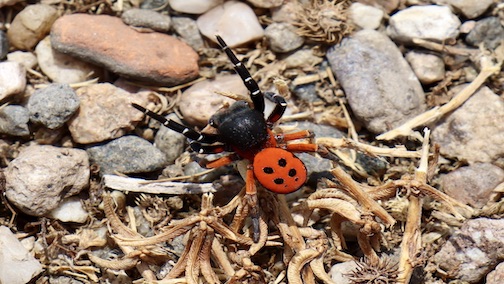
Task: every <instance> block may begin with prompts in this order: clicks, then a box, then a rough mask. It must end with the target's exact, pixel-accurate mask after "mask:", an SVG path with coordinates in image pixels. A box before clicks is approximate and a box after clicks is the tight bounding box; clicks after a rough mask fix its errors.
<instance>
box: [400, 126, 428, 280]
mask: <svg viewBox="0 0 504 284" xmlns="http://www.w3.org/2000/svg"><path fill="white" fill-rule="evenodd" d="M429 135H430V131H429V129H426V130H425V133H424V140H423V145H422V150H423V151H422V158H421V159H420V165H419V166H418V168H417V171H416V172H415V180H416V181H418V182H421V183H426V182H427V170H428V169H427V165H428V160H429ZM408 201H409V206H408V215H407V219H406V228H405V231H404V236H403V239H402V243H401V256H400V259H399V271H400V274H399V283H409V280H410V278H411V274H412V273H413V268H414V263H415V258H416V255H417V253H418V252H419V251H420V249H421V248H422V233H421V228H420V226H421V223H422V222H421V217H422V199H421V198H420V197H418V196H416V195H415V194H410V195H409V197H408Z"/></svg>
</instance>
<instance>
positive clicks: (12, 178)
mask: <svg viewBox="0 0 504 284" xmlns="http://www.w3.org/2000/svg"><path fill="white" fill-rule="evenodd" d="M5 181H6V190H5V195H6V196H7V198H8V199H9V201H11V202H12V203H13V204H14V205H15V206H16V207H17V208H19V209H20V210H21V211H23V212H24V213H26V214H29V215H33V216H43V215H45V214H47V213H49V211H51V210H53V209H54V208H56V207H57V206H58V204H59V203H60V201H61V200H62V199H64V198H66V197H69V196H72V195H75V194H77V193H79V192H80V191H81V190H83V189H84V188H86V187H87V186H88V185H89V162H88V156H87V154H86V152H85V151H84V150H80V149H69V148H59V147H54V146H49V145H43V146H40V145H31V146H29V147H27V148H25V149H24V150H23V151H21V153H20V154H19V156H18V157H17V158H16V159H14V160H12V161H11V162H10V164H9V166H7V170H6V171H5Z"/></svg>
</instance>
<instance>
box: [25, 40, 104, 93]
mask: <svg viewBox="0 0 504 284" xmlns="http://www.w3.org/2000/svg"><path fill="white" fill-rule="evenodd" d="M35 53H36V54H37V59H38V63H39V66H40V69H42V72H44V74H46V75H47V76H48V77H49V78H51V80H53V82H56V83H66V84H72V83H78V82H83V81H86V80H89V79H90V78H89V77H88V76H89V74H90V73H91V74H92V75H91V76H92V77H96V76H98V75H99V74H98V73H99V68H98V67H96V66H93V65H91V64H89V63H86V62H83V61H79V60H77V59H75V58H74V57H71V56H68V55H65V54H63V53H60V52H58V51H56V50H54V49H52V47H51V39H50V37H49V36H48V37H46V38H44V39H43V40H42V41H40V42H39V44H37V47H36V48H35Z"/></svg>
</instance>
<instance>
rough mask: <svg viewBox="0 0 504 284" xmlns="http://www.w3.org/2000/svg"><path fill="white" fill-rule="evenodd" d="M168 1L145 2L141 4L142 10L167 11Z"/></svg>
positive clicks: (148, 0) (153, 0)
mask: <svg viewBox="0 0 504 284" xmlns="http://www.w3.org/2000/svg"><path fill="white" fill-rule="evenodd" d="M167 6H168V0H145V1H142V2H141V4H140V8H142V9H147V10H155V11H160V10H167Z"/></svg>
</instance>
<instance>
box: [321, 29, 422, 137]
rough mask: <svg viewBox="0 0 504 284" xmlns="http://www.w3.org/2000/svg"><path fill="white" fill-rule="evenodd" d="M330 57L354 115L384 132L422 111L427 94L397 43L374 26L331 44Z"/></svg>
mask: <svg viewBox="0 0 504 284" xmlns="http://www.w3.org/2000/svg"><path fill="white" fill-rule="evenodd" d="M327 58H328V60H329V63H330V64H331V68H332V70H333V72H334V73H335V75H336V77H337V78H338V80H339V82H340V83H341V85H342V87H343V89H344V91H345V93H346V97H347V98H348V103H349V105H350V107H351V108H352V110H353V112H354V114H355V116H356V117H357V118H358V119H359V120H361V121H362V122H363V123H364V125H365V126H366V128H367V129H368V130H370V131H371V132H374V133H382V132H385V131H388V130H390V129H392V128H394V127H396V126H399V125H401V124H402V123H404V122H405V121H407V120H409V119H410V118H412V117H414V116H416V115H418V114H420V113H422V112H423V111H424V110H425V108H426V105H425V94H424V92H423V90H422V86H421V85H420V82H418V79H417V78H416V76H415V74H414V73H413V71H412V70H411V67H410V66H409V65H408V63H407V62H406V60H405V59H404V58H403V56H402V54H401V52H400V51H399V49H398V48H397V46H396V45H395V44H394V43H393V42H392V41H391V40H390V39H389V38H388V37H386V36H385V35H383V34H381V33H379V32H377V31H374V30H361V31H359V32H357V33H355V34H354V35H353V37H351V38H347V39H345V40H343V42H342V43H341V44H340V45H337V46H334V47H332V48H330V49H329V50H328V52H327Z"/></svg>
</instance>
